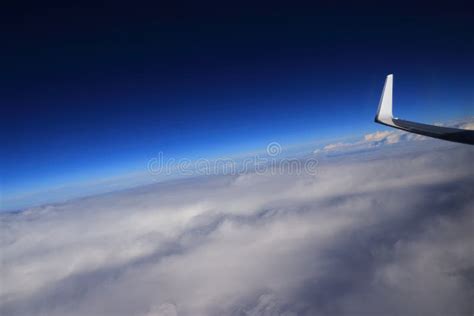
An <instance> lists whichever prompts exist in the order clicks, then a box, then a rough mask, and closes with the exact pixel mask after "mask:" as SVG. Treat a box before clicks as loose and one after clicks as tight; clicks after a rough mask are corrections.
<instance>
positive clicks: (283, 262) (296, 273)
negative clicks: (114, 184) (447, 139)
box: [0, 134, 474, 316]
mask: <svg viewBox="0 0 474 316" xmlns="http://www.w3.org/2000/svg"><path fill="white" fill-rule="evenodd" d="M391 135H392V134H384V135H381V134H378V135H372V136H369V137H368V138H369V139H370V142H374V141H375V142H380V141H386V140H387V138H388V137H390V136H391ZM428 147H429V146H426V148H424V149H419V150H418V151H412V150H411V149H407V150H405V151H404V152H402V154H403V155H402V156H400V155H399V156H391V155H389V154H383V152H380V151H379V152H374V153H373V156H370V158H371V159H367V155H361V156H360V159H352V160H347V161H346V162H341V161H340V160H335V161H330V160H327V161H324V162H323V163H321V164H320V170H319V172H318V173H317V174H316V175H305V174H301V175H292V174H276V175H271V174H263V175H258V174H253V173H249V174H245V175H240V176H238V177H236V176H214V177H201V178H193V179H186V180H179V181H172V182H168V183H160V184H155V185H151V186H147V187H142V188H137V189H133V190H129V191H122V192H117V193H113V194H106V195H102V196H96V197H90V198H85V199H80V200H75V201H70V202H67V203H64V204H58V205H50V206H44V207H38V208H33V209H29V210H25V211H23V212H19V213H3V214H0V223H1V224H0V225H1V227H0V230H1V232H2V234H1V239H0V242H1V249H2V250H1V253H0V256H1V274H0V278H1V280H0V281H1V286H0V314H1V315H51V316H55V315H114V316H115V315H149V316H151V315H334V314H368V313H375V314H381V313H385V312H386V311H387V310H390V311H393V313H394V314H404V315H409V314H424V315H425V314H433V313H434V314H436V313H442V314H464V313H467V312H468V311H469V308H470V298H472V297H471V296H472V293H473V290H474V286H473V284H472V281H469V280H471V279H470V278H471V275H472V271H474V254H473V253H472V251H469V246H470V244H472V240H474V235H473V233H472V229H471V228H472V225H473V224H474V222H473V221H474V200H473V194H472V187H473V184H474V183H473V180H472V179H474V178H473V175H474V170H472V168H470V159H471V157H472V154H473V151H472V148H470V147H468V146H458V147H454V148H453V147H449V148H448V149H449V150H448V149H447V148H444V149H443V148H439V149H437V150H436V151H433V150H429V149H427V148H428ZM387 148H388V147H387ZM470 282H471V283H470Z"/></svg>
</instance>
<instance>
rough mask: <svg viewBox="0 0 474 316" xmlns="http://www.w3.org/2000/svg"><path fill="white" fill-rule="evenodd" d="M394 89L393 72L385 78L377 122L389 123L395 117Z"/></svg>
mask: <svg viewBox="0 0 474 316" xmlns="http://www.w3.org/2000/svg"><path fill="white" fill-rule="evenodd" d="M392 90H393V73H390V74H388V75H387V77H386V78H385V84H384V87H383V90H382V95H381V97H380V102H379V106H378V109H377V113H376V115H375V119H374V121H375V122H376V123H382V124H387V123H388V122H390V121H391V120H392V119H393V114H392Z"/></svg>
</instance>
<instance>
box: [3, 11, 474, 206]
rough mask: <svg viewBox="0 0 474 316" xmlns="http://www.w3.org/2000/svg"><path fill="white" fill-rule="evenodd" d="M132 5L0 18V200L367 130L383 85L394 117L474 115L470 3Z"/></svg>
mask: <svg viewBox="0 0 474 316" xmlns="http://www.w3.org/2000/svg"><path fill="white" fill-rule="evenodd" d="M466 3H467V2H466ZM129 4H134V6H125V5H121V4H118V3H116V2H114V3H111V4H110V6H104V7H79V6H74V7H66V6H65V5H66V4H61V5H59V6H58V5H55V6H46V5H44V4H42V5H43V7H34V6H29V7H28V6H25V5H22V7H20V6H18V7H16V8H9V9H6V10H3V12H2V13H1V15H2V21H3V22H4V25H5V27H4V28H3V31H2V56H3V57H2V62H1V63H2V75H1V76H0V78H1V79H0V80H1V89H2V90H1V91H2V93H1V95H2V96H1V104H0V106H1V124H0V129H1V142H2V149H1V178H2V179H1V180H2V191H3V193H2V195H3V199H4V200H7V199H11V198H13V197H15V196H22V195H25V196H27V194H28V193H31V192H46V191H48V190H49V189H51V188H56V187H61V186H67V185H72V184H74V183H87V182H97V181H101V180H103V179H108V178H113V177H117V176H120V175H124V174H128V173H132V172H140V171H144V170H145V168H146V163H147V161H148V159H150V158H151V157H153V156H154V155H156V153H157V152H160V151H162V152H164V153H165V154H166V155H168V156H169V157H176V158H181V157H186V158H190V159H193V158H197V157H215V156H217V155H222V154H226V155H228V154H237V153H244V152H246V151H250V150H255V149H258V148H265V145H266V144H267V143H268V142H270V141H278V142H280V143H282V144H283V145H288V144H293V143H298V142H300V143H301V142H309V141H315V140H325V139H334V138H340V137H348V136H351V135H356V134H360V133H365V132H371V131H374V130H378V129H381V127H380V126H377V125H375V124H374V123H373V116H374V113H375V110H376V108H377V104H378V99H379V96H380V93H381V90H382V86H383V81H384V78H385V75H387V74H388V73H394V74H395V97H394V100H395V101H394V102H395V113H396V115H397V116H400V117H403V118H410V119H414V120H419V121H425V122H433V121H446V120H450V119H456V118H461V117H465V116H468V115H473V114H474V110H473V108H474V107H473V104H474V92H473V91H474V89H473V87H474V79H473V78H472V74H473V73H474V58H473V56H474V35H473V32H472V30H473V29H474V13H473V11H472V10H471V9H469V7H468V5H462V4H461V5H457V6H454V5H453V7H450V8H447V7H436V6H434V5H430V6H429V8H427V6H426V5H425V4H422V3H419V4H416V3H414V2H413V3H411V4H410V6H407V7H403V8H382V7H380V6H366V7H364V6H359V5H358V6H354V7H350V6H349V7H348V6H345V7H344V8H341V6H337V7H336V6H334V7H332V6H331V5H326V6H324V7H321V6H315V5H314V4H313V5H301V6H292V7H289V6H288V4H287V5H286V6H285V5H282V4H278V3H276V2H272V3H271V4H268V5H263V3H262V4H261V5H260V6H259V7H255V6H245V7H244V6H239V7H236V6H229V7H222V5H221V6H216V5H215V4H211V3H207V4H203V3H202V2H200V3H199V4H193V5H184V4H182V3H180V4H179V5H178V4H176V6H175V7H170V6H160V5H159V4H155V6H154V7H141V6H138V5H136V4H135V3H129ZM36 6H38V4H37V5H36ZM28 204H31V201H29V200H28V198H25V199H24V200H23V201H22V203H20V204H18V206H20V205H24V206H26V205H28ZM3 207H4V208H8V205H3ZM11 207H13V205H12V206H11Z"/></svg>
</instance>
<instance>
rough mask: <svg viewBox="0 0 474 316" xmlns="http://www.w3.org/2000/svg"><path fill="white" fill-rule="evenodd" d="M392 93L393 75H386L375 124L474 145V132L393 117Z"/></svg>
mask: <svg viewBox="0 0 474 316" xmlns="http://www.w3.org/2000/svg"><path fill="white" fill-rule="evenodd" d="M392 93H393V75H388V76H387V79H385V86H384V87H383V92H382V97H381V98H380V103H379V108H378V110H377V115H376V116H375V122H376V123H380V124H384V125H387V126H391V127H395V128H398V129H401V130H404V131H407V132H410V133H415V134H420V135H424V136H429V137H433V138H439V139H444V140H448V141H451V142H457V143H463V144H470V145H474V131H471V130H465V129H459V128H452V127H442V126H435V125H428V124H422V123H416V122H410V121H405V120H402V119H399V118H396V117H393V114H392V99H393V98H392Z"/></svg>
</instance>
